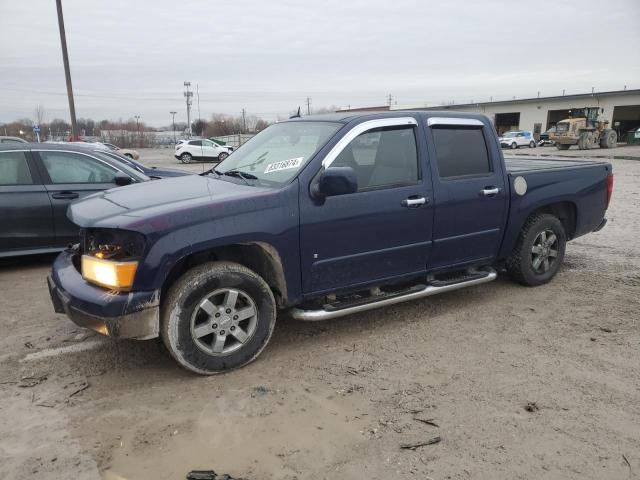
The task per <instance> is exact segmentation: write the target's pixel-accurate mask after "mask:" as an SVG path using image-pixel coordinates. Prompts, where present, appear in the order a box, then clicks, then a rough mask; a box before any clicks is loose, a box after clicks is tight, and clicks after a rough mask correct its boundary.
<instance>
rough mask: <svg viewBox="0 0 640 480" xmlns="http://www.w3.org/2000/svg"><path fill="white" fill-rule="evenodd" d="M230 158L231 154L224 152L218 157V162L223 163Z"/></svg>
mask: <svg viewBox="0 0 640 480" xmlns="http://www.w3.org/2000/svg"><path fill="white" fill-rule="evenodd" d="M228 156H229V154H228V153H227V152H222V153H221V154H220V155H218V161H219V162H221V161H223V160H224V159H225V158H227V157H228Z"/></svg>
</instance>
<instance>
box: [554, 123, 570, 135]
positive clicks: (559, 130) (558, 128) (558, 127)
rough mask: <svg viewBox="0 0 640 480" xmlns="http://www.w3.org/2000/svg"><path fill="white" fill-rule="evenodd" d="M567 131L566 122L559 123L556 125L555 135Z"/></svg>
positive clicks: (567, 125) (567, 124)
mask: <svg viewBox="0 0 640 480" xmlns="http://www.w3.org/2000/svg"><path fill="white" fill-rule="evenodd" d="M568 130H569V123H568V122H559V123H558V124H557V125H556V133H563V132H566V131H568Z"/></svg>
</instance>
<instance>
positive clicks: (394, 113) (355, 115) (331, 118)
mask: <svg viewBox="0 0 640 480" xmlns="http://www.w3.org/2000/svg"><path fill="white" fill-rule="evenodd" d="M407 115H409V116H415V115H420V116H422V117H424V118H431V117H445V118H474V119H478V120H481V121H484V122H486V121H488V117H487V116H486V115H483V114H481V113H468V112H450V111H437V110H429V111H424V110H390V111H386V110H380V111H378V112H336V113H324V114H320V115H307V116H304V117H296V118H291V119H289V120H286V121H306V122H310V121H315V122H339V123H349V122H351V121H353V120H356V119H358V120H374V119H377V118H387V117H403V116H407Z"/></svg>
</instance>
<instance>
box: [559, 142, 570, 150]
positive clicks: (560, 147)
mask: <svg viewBox="0 0 640 480" xmlns="http://www.w3.org/2000/svg"><path fill="white" fill-rule="evenodd" d="M570 147H571V145H563V144H562V143H556V148H557V149H558V150H569V148H570Z"/></svg>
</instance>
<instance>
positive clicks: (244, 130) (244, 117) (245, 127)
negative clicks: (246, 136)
mask: <svg viewBox="0 0 640 480" xmlns="http://www.w3.org/2000/svg"><path fill="white" fill-rule="evenodd" d="M246 113H247V112H246V111H245V109H244V108H243V109H242V130H243V133H247V116H246Z"/></svg>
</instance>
